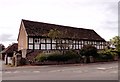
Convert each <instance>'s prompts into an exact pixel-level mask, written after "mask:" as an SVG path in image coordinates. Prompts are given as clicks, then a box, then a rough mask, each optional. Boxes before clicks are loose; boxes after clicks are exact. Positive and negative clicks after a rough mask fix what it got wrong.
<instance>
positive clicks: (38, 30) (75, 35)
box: [22, 19, 105, 41]
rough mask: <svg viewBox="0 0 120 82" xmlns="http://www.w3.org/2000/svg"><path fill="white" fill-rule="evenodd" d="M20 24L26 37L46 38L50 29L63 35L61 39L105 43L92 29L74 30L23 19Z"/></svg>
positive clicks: (68, 27)
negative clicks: (23, 27)
mask: <svg viewBox="0 0 120 82" xmlns="http://www.w3.org/2000/svg"><path fill="white" fill-rule="evenodd" d="M22 22H23V24H24V26H25V29H26V32H27V34H28V36H46V35H48V33H49V31H50V30H51V29H57V30H59V31H60V32H62V33H63V34H64V35H65V36H63V38H72V39H82V40H98V41H105V40H104V39H103V38H101V37H100V36H99V35H98V34H97V33H96V32H95V31H94V30H92V29H84V28H75V27H70V26H62V25H56V24H49V23H43V22H35V21H29V20H23V19H22Z"/></svg>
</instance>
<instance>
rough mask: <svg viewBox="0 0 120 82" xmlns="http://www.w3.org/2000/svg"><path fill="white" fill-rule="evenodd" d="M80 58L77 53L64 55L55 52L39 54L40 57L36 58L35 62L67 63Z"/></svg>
mask: <svg viewBox="0 0 120 82" xmlns="http://www.w3.org/2000/svg"><path fill="white" fill-rule="evenodd" d="M79 58H80V56H79V55H78V54H77V53H76V52H75V51H71V50H69V51H66V52H65V53H64V54H62V53H58V52H54V53H49V54H46V53H41V54H38V56H36V58H35V60H36V61H37V62H44V61H57V62H61V61H62V62H65V61H68V60H72V59H76V60H77V59H79Z"/></svg>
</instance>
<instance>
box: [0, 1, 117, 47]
mask: <svg viewBox="0 0 120 82" xmlns="http://www.w3.org/2000/svg"><path fill="white" fill-rule="evenodd" d="M118 2H119V0H0V43H2V44H4V45H5V46H6V47H7V46H8V45H9V44H12V43H15V42H17V37H18V33H19V28H20V24H21V19H26V20H32V21H39V22H46V23H52V24H58V25H65V26H73V27H77V28H87V29H93V30H95V31H96V32H97V33H98V34H99V35H100V36H101V37H102V38H104V39H105V40H106V41H109V39H111V38H113V37H114V36H117V35H118Z"/></svg>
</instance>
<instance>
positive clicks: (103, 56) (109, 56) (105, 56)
mask: <svg viewBox="0 0 120 82" xmlns="http://www.w3.org/2000/svg"><path fill="white" fill-rule="evenodd" d="M98 54H99V57H98V58H97V59H98V60H99V61H109V60H113V59H114V57H115V56H117V53H116V52H114V51H112V50H111V49H105V50H103V51H100V52H98Z"/></svg>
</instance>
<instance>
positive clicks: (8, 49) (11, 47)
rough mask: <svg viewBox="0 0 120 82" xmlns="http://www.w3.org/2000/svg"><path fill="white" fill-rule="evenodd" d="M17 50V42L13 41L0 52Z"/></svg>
mask: <svg viewBox="0 0 120 82" xmlns="http://www.w3.org/2000/svg"><path fill="white" fill-rule="evenodd" d="M17 50H18V43H13V44H12V45H10V46H8V47H7V48H5V49H4V50H3V51H2V52H1V53H13V52H14V51H17Z"/></svg>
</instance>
